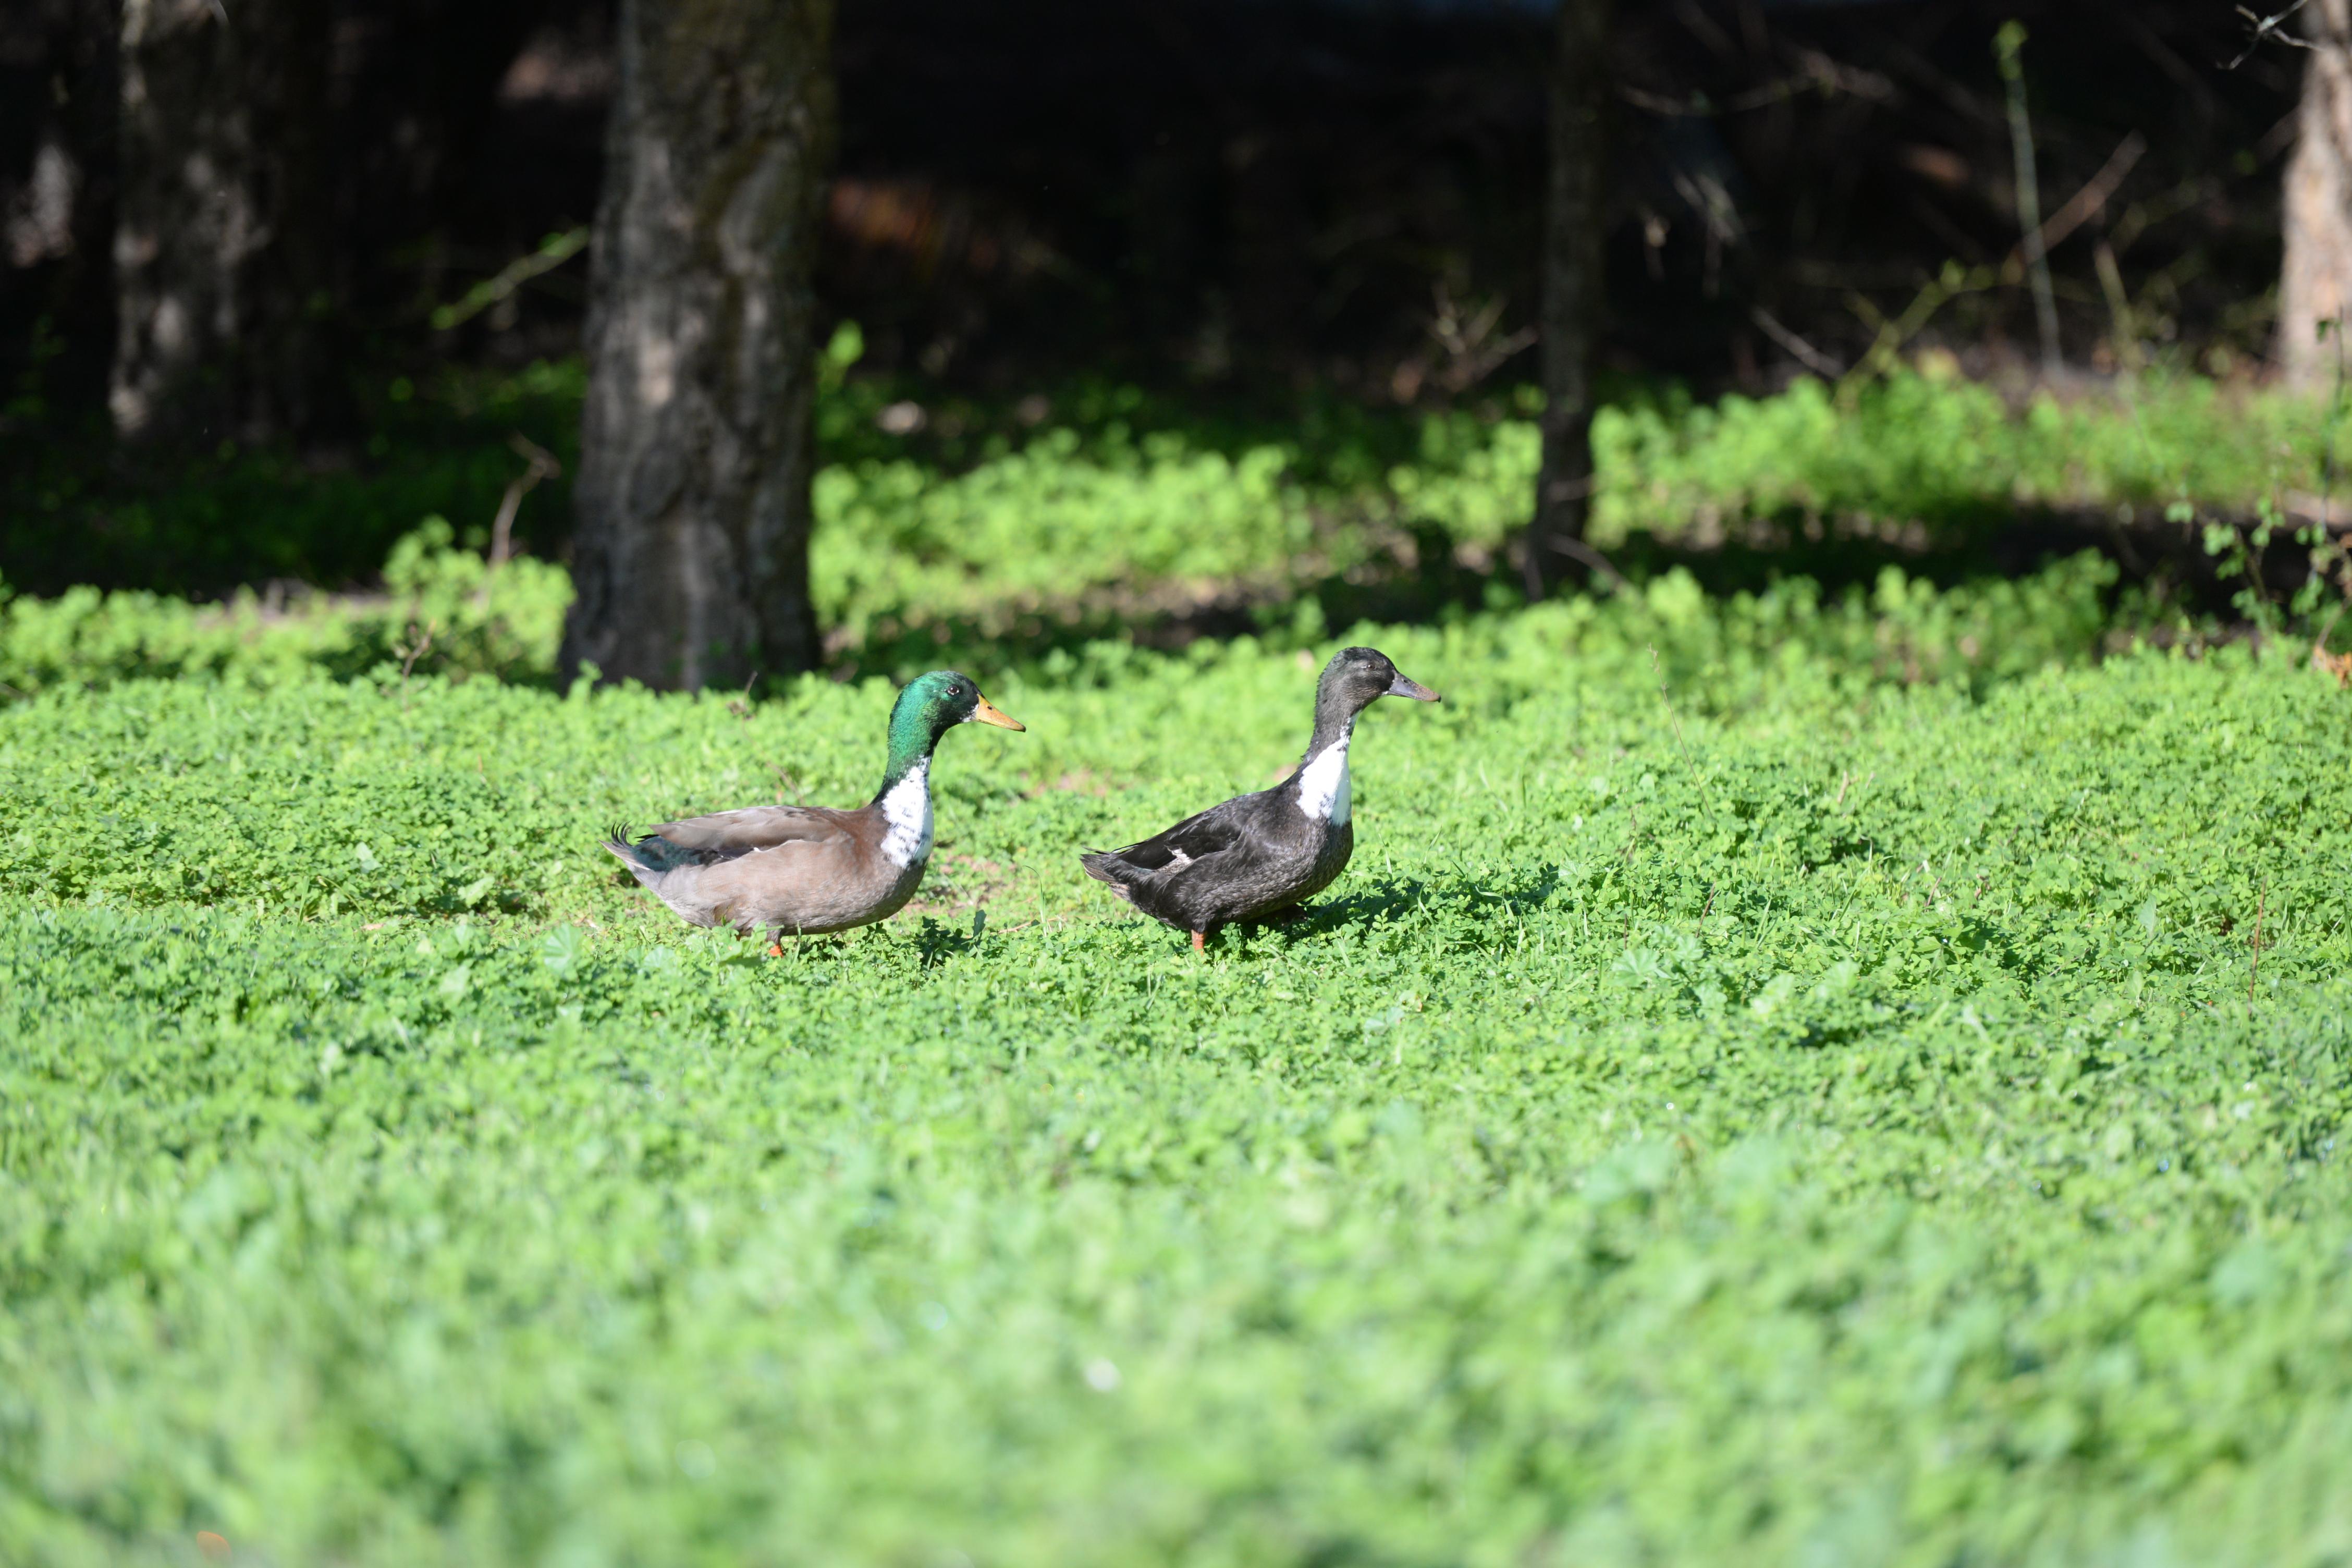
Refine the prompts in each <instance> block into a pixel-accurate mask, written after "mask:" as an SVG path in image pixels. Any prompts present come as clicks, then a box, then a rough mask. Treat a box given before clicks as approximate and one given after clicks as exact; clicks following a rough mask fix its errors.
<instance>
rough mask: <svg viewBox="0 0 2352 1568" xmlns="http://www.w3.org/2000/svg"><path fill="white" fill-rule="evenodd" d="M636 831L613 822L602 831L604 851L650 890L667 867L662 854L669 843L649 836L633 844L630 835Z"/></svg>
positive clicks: (666, 860) (626, 825)
mask: <svg viewBox="0 0 2352 1568" xmlns="http://www.w3.org/2000/svg"><path fill="white" fill-rule="evenodd" d="M635 831H636V830H635V828H633V827H631V826H629V825H628V824H627V823H625V822H616V823H614V825H613V826H610V827H608V828H606V829H605V830H604V851H605V853H606V854H608V855H611V856H612V857H613V858H614V859H616V860H618V861H620V863H621V864H622V865H624V866H626V867H627V868H629V874H630V875H631V876H633V877H635V878H636V879H637V880H638V881H640V882H643V883H644V884H645V885H646V886H647V887H649V888H650V887H652V886H653V885H654V883H655V882H656V880H657V879H659V878H660V877H661V875H662V873H663V872H665V871H667V870H668V869H669V868H670V867H669V859H668V857H667V856H666V855H665V854H664V853H663V851H664V850H666V849H667V848H668V847H669V843H668V841H667V839H664V838H660V837H656V836H655V835H653V834H650V833H649V834H646V836H645V837H642V838H638V839H636V840H635V842H634V843H632V842H631V836H632V835H633V834H634V833H635Z"/></svg>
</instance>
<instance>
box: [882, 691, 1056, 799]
mask: <svg viewBox="0 0 2352 1568" xmlns="http://www.w3.org/2000/svg"><path fill="white" fill-rule="evenodd" d="M971 723H981V724H993V725H995V726H996V727H997V728H998V729H1000V730H1019V729H1024V728H1025V727H1026V726H1024V725H1022V724H1020V723H1018V722H1016V721H1013V720H1011V719H1008V718H1006V717H1005V716H1004V715H1003V713H1002V712H1000V711H998V710H997V707H996V704H994V703H993V702H991V701H990V700H988V699H987V698H985V697H982V695H981V694H980V683H979V682H978V681H976V680H974V679H972V678H971V676H969V675H965V674H962V673H961V672H960V671H957V670H952V669H935V670H932V671H931V672H930V673H929V675H919V676H917V677H915V679H912V680H910V681H908V682H907V685H906V688H905V689H903V690H901V691H900V692H899V693H898V701H897V702H896V703H894V704H893V705H892V706H891V709H890V765H889V768H888V770H887V773H886V775H885V777H884V779H883V787H884V788H885V789H887V788H888V787H889V786H890V785H891V784H896V783H897V782H898V780H899V779H900V778H901V777H903V776H904V775H905V773H906V772H907V770H908V768H910V767H913V766H914V765H915V763H917V762H918V761H919V760H920V759H922V758H924V757H928V756H929V755H930V754H931V748H932V747H934V746H936V745H938V744H939V743H940V736H941V735H944V734H946V733H947V732H948V731H950V730H952V729H954V728H955V727H956V726H957V725H959V724H971Z"/></svg>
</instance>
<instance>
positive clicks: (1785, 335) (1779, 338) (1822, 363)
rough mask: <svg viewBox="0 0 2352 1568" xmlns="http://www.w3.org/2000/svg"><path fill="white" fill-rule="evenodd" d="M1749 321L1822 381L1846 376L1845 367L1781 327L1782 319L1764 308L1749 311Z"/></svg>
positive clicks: (1758, 307)
mask: <svg viewBox="0 0 2352 1568" xmlns="http://www.w3.org/2000/svg"><path fill="white" fill-rule="evenodd" d="M1748 320H1749V321H1753V322H1755V323H1756V325H1757V327H1758V328H1759V330H1760V331H1762V332H1763V334H1764V335H1765V336H1766V337H1768V338H1769V339H1771V340H1772V341H1773V342H1776V343H1778V344H1780V346H1781V347H1782V348H1784V349H1786V350H1788V351H1789V352H1790V353H1791V354H1794V355H1795V356H1796V358H1797V363H1800V364H1801V365H1803V366H1804V367H1805V368H1806V369H1807V370H1809V371H1811V372H1812V373H1813V374H1815V375H1818V376H1820V377H1821V378H1822V380H1824V381H1835V380H1837V378H1838V377H1840V376H1842V375H1843V374H1845V366H1843V365H1842V364H1840V363H1838V362H1837V361H1835V360H1833V359H1832V358H1830V356H1829V355H1827V354H1825V353H1822V351H1821V350H1819V349H1817V348H1815V347H1813V345H1812V344H1811V343H1809V342H1806V341H1805V340H1804V339H1802V338H1801V337H1799V336H1798V335H1797V334H1796V333H1794V332H1792V331H1790V330H1789V329H1788V328H1787V327H1785V326H1783V325H1781V324H1780V318H1779V317H1777V316H1775V315H1773V314H1772V312H1771V311H1769V310H1766V309H1765V308H1764V307H1763V306H1761V305H1759V306H1757V307H1756V308H1755V309H1754V310H1750V311H1748Z"/></svg>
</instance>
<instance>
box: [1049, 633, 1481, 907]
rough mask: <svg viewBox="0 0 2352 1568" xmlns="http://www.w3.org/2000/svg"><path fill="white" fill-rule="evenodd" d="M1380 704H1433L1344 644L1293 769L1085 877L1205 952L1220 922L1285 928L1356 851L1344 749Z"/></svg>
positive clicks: (1364, 651)
mask: <svg viewBox="0 0 2352 1568" xmlns="http://www.w3.org/2000/svg"><path fill="white" fill-rule="evenodd" d="M1383 697H1410V698H1412V700H1414V701H1416V702H1434V701H1436V700H1438V696H1437V693H1436V692H1434V691H1432V690H1430V689H1429V688H1427V687H1425V686H1422V685H1419V684H1418V683H1416V682H1413V681H1411V680H1407V679H1405V678H1404V677H1403V676H1402V675H1400V674H1399V673H1398V672H1397V667H1396V666H1395V665H1393V664H1391V663H1390V662H1389V658H1388V655H1386V654H1384V653H1382V652H1381V651H1380V650H1379V649H1378V648H1369V647H1349V648H1341V649H1340V650H1339V652H1338V653H1337V654H1334V655H1333V656H1332V658H1331V662H1330V663H1328V664H1327V665H1325V666H1324V667H1323V677H1322V679H1320V680H1318V682H1316V686H1315V734H1314V738H1313V739H1311V740H1309V741H1308V742H1307V755H1306V756H1305V757H1304V758H1302V759H1301V760H1300V762H1299V764H1298V771H1297V773H1293V774H1291V775H1290V776H1289V777H1288V778H1286V779H1285V780H1283V781H1282V782H1281V783H1280V784H1276V785H1275V786H1274V787H1273V788H1272V789H1262V790H1259V791H1258V792H1257V793H1255V795H1237V796H1235V797H1234V799H1232V800H1229V801H1227V802H1225V803H1224V804H1223V805H1213V806H1211V807H1210V808H1209V809H1208V810H1206V811H1204V812H1202V813H1201V814H1200V815H1199V816H1188V817H1186V818H1185V819H1184V820H1183V821H1181V822H1180V823H1178V824H1177V825H1176V826H1173V827H1171V828H1170V829H1168V831H1167V832H1165V833H1160V834H1155V835H1154V836H1153V837H1150V838H1147V839H1145V840H1144V841H1143V842H1142V843H1140V844H1130V845H1129V846H1128V847H1126V848H1124V849H1111V850H1097V851H1094V852H1093V853H1090V854H1086V855H1081V856H1079V857H1078V862H1079V864H1080V865H1083V866H1084V867H1085V868H1087V876H1089V877H1092V878H1094V879H1096V880H1097V881H1098V882H1107V883H1108V884H1109V885H1110V890H1111V891H1112V892H1114V893H1117V894H1118V896H1119V897H1120V898H1122V899H1125V900H1127V901H1128V902H1129V903H1130V904H1133V905H1134V906H1135V907H1136V908H1137V909H1139V910H1142V911H1143V912H1144V913H1145V914H1148V915H1150V916H1152V917H1153V918H1154V919H1157V920H1160V921H1166V922H1167V923H1168V924H1170V925H1171V926H1174V927H1175V928H1176V929H1177V930H1179V931H1191V932H1192V949H1193V951H1194V952H1200V951H1201V950H1202V949H1203V948H1205V947H1206V946H1207V945H1208V941H1209V938H1210V937H1211V936H1212V935H1213V934H1214V933H1215V931H1217V928H1218V927H1220V926H1223V925H1227V924H1230V923H1231V922H1233V921H1247V920H1285V919H1288V918H1290V916H1291V915H1293V914H1295V913H1296V912H1297V907H1298V904H1299V902H1300V900H1305V899H1311V898H1313V897H1314V896H1315V895H1316V894H1317V893H1319V892H1321V891H1322V890H1323V889H1325V888H1327V887H1328V886H1330V885H1331V880H1332V879H1333V878H1335V877H1337V876H1339V873H1340V871H1341V870H1343V869H1345V868H1346V867H1347V864H1348V857H1349V855H1350V854H1352V853H1354V851H1355V847H1356V832H1355V828H1354V827H1353V826H1351V825H1350V823H1349V808H1348V742H1349V739H1350V738H1351V737H1352V736H1353V735H1354V733H1355V730H1356V716H1357V715H1358V714H1360V713H1361V712H1362V711H1363V710H1365V709H1367V708H1369V707H1370V706H1371V705H1372V704H1373V703H1374V702H1377V701H1378V700H1381V698H1383Z"/></svg>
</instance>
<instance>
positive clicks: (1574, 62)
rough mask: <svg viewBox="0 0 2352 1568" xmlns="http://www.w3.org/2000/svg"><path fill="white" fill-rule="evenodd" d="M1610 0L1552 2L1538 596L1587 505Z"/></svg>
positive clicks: (1602, 303)
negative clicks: (1554, 8) (1555, 7)
mask: <svg viewBox="0 0 2352 1568" xmlns="http://www.w3.org/2000/svg"><path fill="white" fill-rule="evenodd" d="M1612 8H1613V7H1612V0H1560V3H1559V14H1558V16H1557V18H1556V19H1555V21H1554V23H1553V31H1552V40H1551V50H1552V58H1551V72H1550V76H1551V123H1550V147H1549V184H1548V186H1547V191H1546V201H1545V206H1544V257H1543V367H1544V415H1543V468H1542V472H1541V474H1540V475H1539V476H1538V479H1537V480H1536V507H1535V521H1534V522H1533V524H1532V525H1531V526H1530V527H1529V529H1528V542H1527V555H1526V559H1525V561H1524V562H1523V563H1522V564H1523V570H1524V572H1525V574H1526V576H1527V585H1528V597H1530V598H1541V597H1542V596H1543V593H1544V586H1545V581H1546V578H1547V577H1548V576H1549V568H1550V567H1551V566H1553V565H1554V564H1555V563H1556V561H1557V559H1558V558H1559V557H1561V556H1562V555H1563V553H1564V552H1563V550H1562V546H1564V545H1568V544H1575V543H1580V542H1582V540H1583V538H1584V525H1585V519H1586V516H1587V514H1588V512H1589V511H1590V510H1591V501H1592V371H1593V355H1594V352H1595V350H1596V347H1597V345H1598V343H1599V341H1600V336H1601V313H1602V311H1603V310H1604V309H1605V307H1606V304H1607V296H1606V291H1605V289H1604V279H1603V277H1602V266H1601V257H1602V247H1603V244H1604V242H1605V240H1606V239H1607V237H1608V231H1607V227H1606V218H1607V200H1608V198H1607V192H1606V188H1605V181H1606V174H1607V170H1606V164H1605V161H1604V160H1605V153H1606V150H1607V146H1606V144H1607V129H1608V108H1609V63H1608V48H1609V28H1610V19H1611V12H1612Z"/></svg>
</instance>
